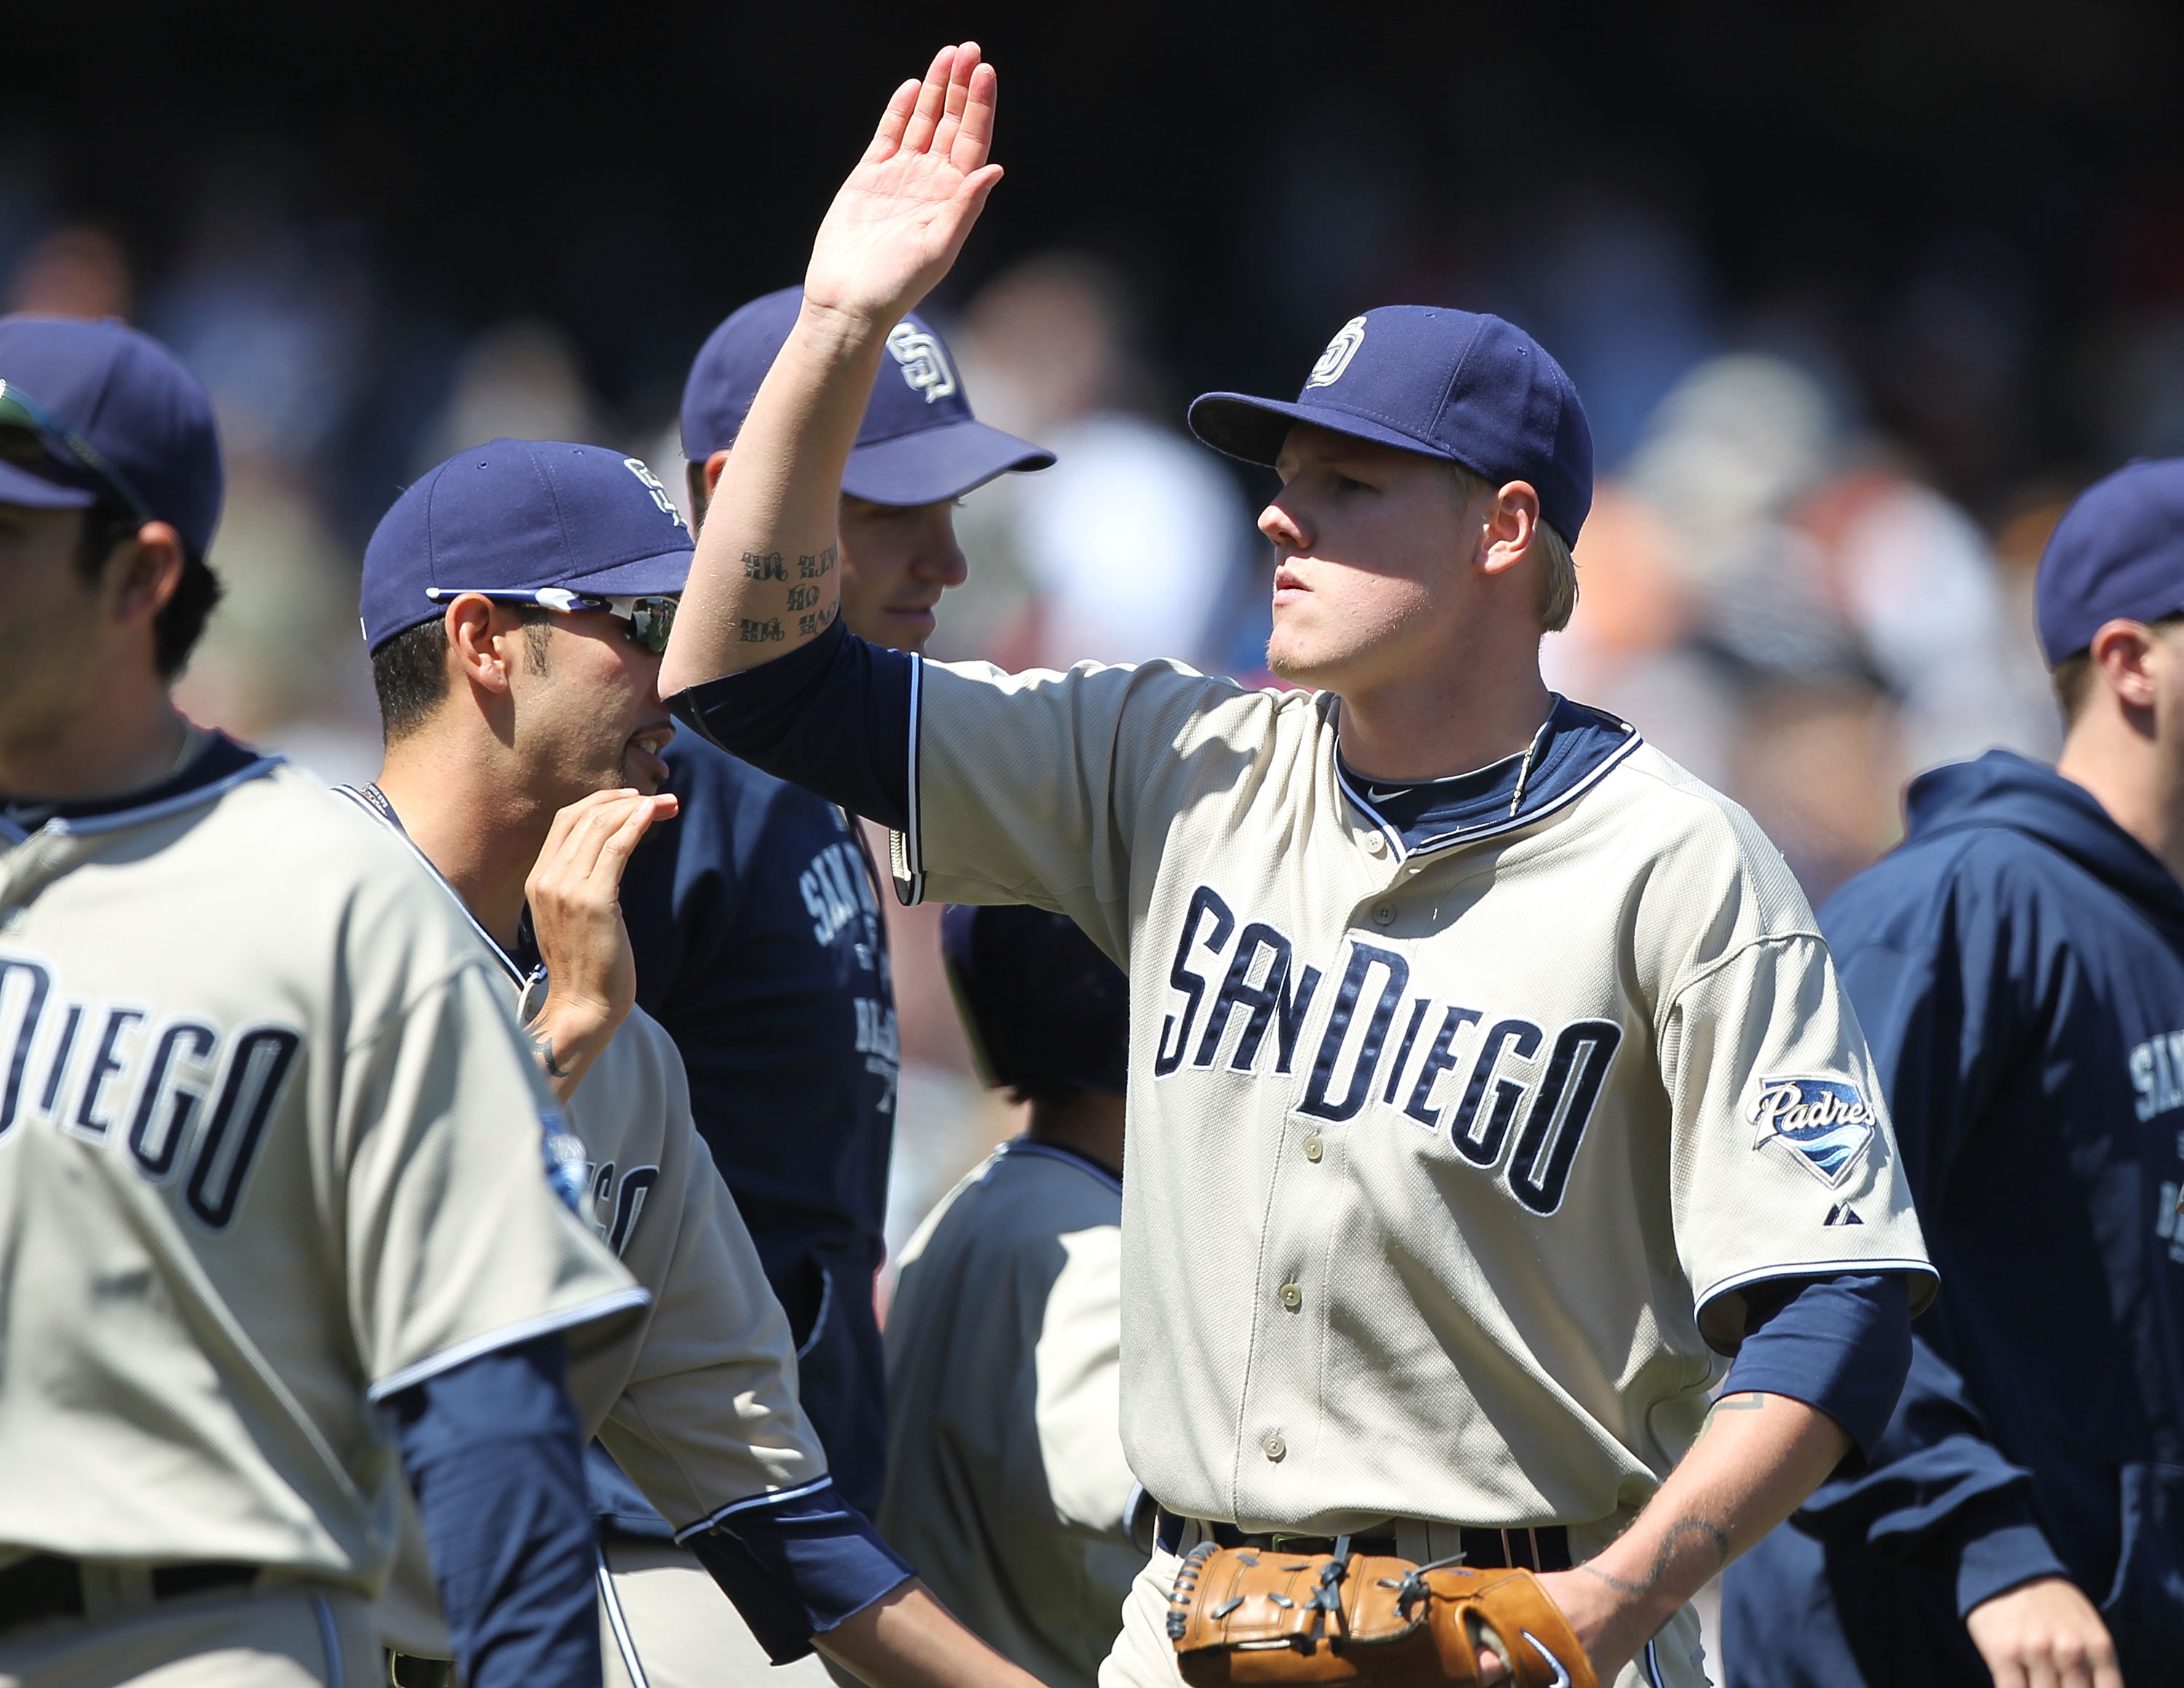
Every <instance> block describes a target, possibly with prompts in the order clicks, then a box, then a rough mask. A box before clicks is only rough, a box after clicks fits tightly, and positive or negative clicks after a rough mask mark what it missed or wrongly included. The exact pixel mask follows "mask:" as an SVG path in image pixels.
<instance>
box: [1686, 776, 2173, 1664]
mask: <svg viewBox="0 0 2184 1688" xmlns="http://www.w3.org/2000/svg"><path fill="white" fill-rule="evenodd" d="M1907 807H1908V837H1907V838H1906V840H1905V841H1904V843H1903V847H1901V848H1900V849H1898V850H1897V851H1896V852H1894V853H1893V854H1892V855H1890V856H1889V857H1888V858H1886V859H1885V860H1883V861H1882V862H1880V864H1877V865H1876V866H1875V867H1873V868H1872V869H1869V870H1868V871H1867V872H1865V873H1864V874H1862V875H1859V876H1858V878H1857V879H1855V880H1852V881H1851V882H1850V883H1849V884H1848V885H1847V886H1844V887H1843V889H1842V890H1841V892H1838V893H1837V894H1836V897H1834V899H1833V900H1832V901H1830V903H1828V905H1827V907H1826V908H1824V909H1823V910H1822V911H1821V914H1820V923H1821V925H1822V927H1823V928H1824V929H1825V932H1826V934H1827V937H1828V942H1829V944H1830V947H1831V948H1832V949H1833V950H1834V952H1835V956H1836V965H1837V966H1838V967H1839V968H1840V969H1841V973H1842V977H1843V981H1844V983H1845V985H1846V986H1847V987H1848V989H1849V992H1850V995H1851V998H1852V1000H1853V1002H1854V1003H1855V1004H1856V1005H1857V1009H1858V1018H1859V1020H1860V1022H1861V1024H1862V1025H1863V1026H1864V1031H1865V1034H1866V1037H1867V1039H1868V1041H1869V1042H1870V1043H1871V1045H1872V1048H1873V1054H1874V1058H1875V1061H1876V1063H1877V1064H1878V1065H1879V1068H1880V1076H1881V1082H1882V1086H1883V1087H1884V1089H1885V1090H1886V1093H1887V1097H1888V1101H1889V1104H1890V1109H1891V1111H1892V1115H1893V1116H1894V1121H1895V1126H1896V1137H1897V1145H1898V1147H1899V1149H1900V1151H1901V1153H1902V1155H1903V1169H1904V1171H1905V1173H1906V1175H1907V1176H1908V1177H1909V1179H1910V1181H1911V1187H1912V1192H1913V1194H1914V1196H1915V1198H1916V1199H1917V1201H1918V1204H1919V1220H1920V1222H1921V1224H1922V1226H1923V1227H1924V1228H1925V1237H1926V1245H1927V1247H1928V1249H1930V1250H1931V1253H1932V1255H1933V1260H1934V1265H1935V1266H1936V1269H1937V1270H1938V1272H1940V1274H1941V1280H1942V1293H1941V1295H1940V1298H1939V1300H1936V1303H1935V1304H1934V1305H1933V1307H1932V1308H1931V1310H1930V1311H1928V1312H1927V1313H1926V1314H1925V1316H1922V1317H1921V1318H1920V1319H1919V1320H1918V1321H1917V1322H1916V1325H1915V1327H1914V1332H1915V1335H1916V1338H1917V1342H1916V1344H1915V1346H1914V1356H1913V1362H1912V1371H1911V1378H1910V1381H1909V1383H1908V1385H1907V1386H1906V1387H1905V1389H1904V1391H1903V1396H1902V1399H1901V1400H1900V1401H1899V1403H1898V1405H1897V1410H1896V1413H1895V1416H1894V1417H1893V1418H1892V1420H1891V1421H1890V1423H1889V1426H1888V1428H1887V1431H1886V1434H1884V1435H1883V1437H1882V1439H1881V1441H1880V1445H1879V1446H1878V1447H1877V1448H1876V1449H1875V1450H1874V1452H1873V1455H1872V1458H1871V1462H1870V1464H1869V1466H1868V1467H1867V1468H1866V1469H1865V1470H1864V1472H1862V1473H1858V1474H1857V1475H1855V1476H1852V1477H1846V1478H1842V1479H1841V1480H1838V1481H1836V1482H1833V1483H1830V1484H1826V1485H1825V1486H1824V1487H1823V1488H1822V1489H1821V1490H1819V1492H1818V1493H1817V1494H1816V1495H1814V1497H1813V1499H1812V1500H1811V1501H1810V1502H1808V1505H1807V1506H1806V1507H1805V1508H1804V1510H1803V1511H1802V1512H1800V1513H1798V1514H1797V1517H1796V1518H1794V1519H1793V1520H1792V1523H1793V1524H1794V1525H1795V1528H1794V1529H1780V1530H1777V1531H1775V1533H1774V1534H1773V1535H1772V1536H1770V1537H1769V1538H1768V1539H1767V1540H1765V1541H1763V1542H1762V1543H1761V1544H1760V1545H1759V1546H1758V1548H1756V1549H1755V1550H1754V1551H1752V1554H1750V1555H1749V1556H1748V1557H1747V1558H1745V1559H1744V1560H1742V1561H1741V1562H1739V1563H1738V1564H1736V1566H1734V1567H1732V1568H1731V1569H1730V1573H1729V1576H1728V1579H1727V1585H1726V1590H1725V1593H1724V1612H1723V1621H1724V1635H1723V1651H1724V1653H1725V1655H1726V1656H1727V1663H1728V1666H1729V1670H1730V1681H1731V1682H1732V1683H1733V1684H1736V1685H1740V1688H1741V1685H1755V1688H1756V1685H1767V1688H1777V1685H1780V1688H1789V1685H1793V1684H1794V1685H1812V1688H1819V1685H1827V1688H1841V1685H1850V1684H1856V1683H1858V1682H1860V1681H1863V1682H1864V1683H1866V1684H1868V1685H1870V1688H1882V1685H1888V1684H1897V1683H1902V1684H1905V1685H1909V1684H1913V1683H1916V1684H1919V1685H1920V1688H1925V1685H1929V1684H1931V1685H1943V1688H1946V1685H1954V1684H1958V1683H1961V1684H1964V1685H1966V1688H1986V1685H1987V1683H1988V1681H1989V1677H1988V1675H1987V1673H1986V1668H1985V1667H1984V1666H1983V1665H1982V1664H1981V1662H1980V1658H1979V1656H1978V1654H1977V1652H1976V1651H1975V1649H1974V1648H1973V1647H1972V1646H1971V1643H1970V1638H1969V1637H1968V1636H1967V1635H1966V1634H1965V1632H1964V1624H1963V1614H1964V1613H1967V1612H1969V1611H1970V1609H1971V1608H1972V1607H1974V1606H1976V1605H1977V1604H1979V1603H1980V1601H1983V1600H1985V1599H1986V1598H1988V1597H1989V1596H1992V1595H1996V1594H1999V1593H2001V1592H2003V1591H2004V1590H2007V1589H2009V1588H2011V1587H2014V1586H2015V1585H2018V1584H2020V1583H2023V1582H2025V1581H2028V1580H2030V1579H2032V1578H2035V1577H2040V1576H2051V1575H2064V1576H2068V1577H2069V1578H2070V1579H2071V1580H2072V1581H2074V1582H2075V1583H2076V1584H2077V1585H2078V1586H2079V1587H2080V1588H2081V1589H2083V1590H2085V1592H2086V1593H2087V1595H2088V1596H2090V1597H2091V1598H2092V1600H2093V1601H2094V1602H2095V1603H2096V1604H2097V1605H2098V1606H2099V1607H2100V1608H2101V1613H2102V1616H2103V1619H2104V1621H2105V1622H2106V1623H2107V1624H2108V1625H2109V1631H2110V1633H2111V1634H2112V1635H2114V1638H2115V1640H2116V1643H2117V1646H2118V1648H2119V1650H2120V1655H2121V1659H2120V1663H2121V1664H2122V1668H2123V1675H2124V1680H2126V1682H2128V1683H2131V1684H2133V1685H2137V1684H2142V1683H2147V1684H2150V1683H2156V1682H2171V1681H2178V1680H2184V1424H2180V1422H2179V1409H2180V1405H2184V1316H2181V1315H2184V1234H2180V1228H2179V1226H2178V1221H2177V1218H2176V1202H2177V1191H2178V1185H2179V1184H2180V1182H2184V887H2180V886H2179V885H2178V883H2177V881H2176V879H2175V877H2174V876H2173V875H2170V872H2169V870H2168V869H2166V868H2165V867H2164V866H2163V865H2162V864H2161V863H2160V862H2159V860H2157V859H2156V858H2154V856H2153V854H2152V853H2151V852H2149V851H2148V850H2147V849H2146V848H2145V847H2143V846H2142V845H2141V844H2140V843H2138V842H2137V840H2135V839H2133V838H2132V837H2131V836H2129V835H2128V834H2127V833H2126V832H2125V831H2124V830H2122V829H2121V828H2120V827H2119V826H2118V825H2116V824H2115V823H2114V821H2113V820H2111V819H2109V816H2108V814H2107V813H2106V811H2104V810H2103V808H2101V806H2100V805H2099V803H2098V802H2096V801H2094V799H2093V797H2092V796H2091V794H2089V793H2088V792H2087V791H2085V790H2083V789H2082V788H2081V787H2080V786H2078V785H2074V784H2072V783H2071V782H2070V781H2069V780H2065V779H2064V778H2062V777H2061V776H2060V775H2059V774H2056V773H2054V772H2053V770H2052V769H2048V768H2044V767H2042V766H2041V765H2039V764H2038V763H2031V762H2028V761H2025V759H2024V758H2022V757H2016V756H2013V755H2010V754H2009V753H2008V752H2001V751H1997V752H1990V753H1989V754H1988V755H1986V756H1984V757H1981V758H1980V759H1979V760H1978V761H1976V762H1970V763H1956V764H1953V765H1951V766H1949V767H1946V768H1941V769H1936V770H1935V771H1934V772H1932V773H1931V774H1925V776H1923V777H1922V778H1920V779H1919V780H1917V781H1916V782H1914V784H1913V785H1912V787H1911V790H1910V793H1909V796H1908V804H1907Z"/></svg>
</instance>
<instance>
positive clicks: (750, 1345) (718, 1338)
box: [345, 792, 827, 1657]
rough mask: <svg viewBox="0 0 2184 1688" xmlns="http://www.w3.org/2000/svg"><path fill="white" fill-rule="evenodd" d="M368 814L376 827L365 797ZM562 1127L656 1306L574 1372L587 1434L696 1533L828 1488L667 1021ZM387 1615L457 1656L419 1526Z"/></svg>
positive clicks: (594, 1198)
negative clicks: (758, 1507)
mask: <svg viewBox="0 0 2184 1688" xmlns="http://www.w3.org/2000/svg"><path fill="white" fill-rule="evenodd" d="M345 795H348V793H346V792H345ZM354 801H356V802H359V804H362V805H364V806H365V808H366V809H367V812H370V813H374V814H375V816H376V811H374V810H371V809H370V804H369V802H368V800H367V799H365V797H364V796H361V795H360V794H358V795H355V796H354ZM389 830H390V834H391V835H392V836H397V837H398V836H399V834H398V832H394V831H393V829H392V828H391V827H390V829H389ZM404 847H405V848H406V847H407V845H406V841H405V843H404ZM416 860H417V862H418V864H419V865H420V868H421V870H422V871H423V872H424V873H425V874H426V875H429V876H430V877H431V879H432V880H433V881H435V882H436V883H437V885H438V886H439V887H440V895H441V896H442V897H443V898H444V899H445V900H446V902H447V903H448V905H449V906H450V907H451V908H453V909H454V912H455V913H456V916H457V918H458V919H461V920H462V921H463V922H464V923H465V925H466V926H467V928H468V930H469V932H470V936H471V939H472V941H473V943H474V945H475V947H476V951H477V953H479V954H480V955H481V956H482V958H484V959H486V960H487V962H488V964H490V966H491V967H492V968H493V970H494V971H495V973H497V974H498V975H499V984H500V986H501V989H502V992H503V996H504V1000H505V1001H506V1002H507V1003H510V1004H511V1005H513V1004H515V1003H517V1002H518V1001H519V999H520V998H521V994H522V993H523V992H524V991H525V988H526V985H527V986H529V987H530V988H531V989H532V991H534V992H537V991H539V990H542V989H543V975H540V977H539V978H538V979H537V980H536V981H527V980H526V978H525V976H524V974H523V971H522V970H521V968H519V967H517V966H516V964H515V963H514V962H513V961H511V960H510V959H509V958H508V956H507V955H506V954H505V953H504V952H503V951H502V950H501V949H500V947H499V945H498V944H496V943H495V942H493V938H492V937H491V936H490V935H488V934H487V932H486V931H485V930H484V929H483V928H482V927H481V926H479V925H477V924H476V921H475V920H473V919H471V918H470V916H469V914H468V913H467V912H466V911H465V910H464V909H463V908H462V905H461V903H460V900H459V899H458V898H457V896H456V893H455V892H454V890H453V888H452V887H449V886H448V885H447V882H446V881H445V880H442V879H441V878H440V876H439V875H438V874H437V873H436V872H434V871H433V870H432V867H431V864H429V863H427V862H426V861H425V859H424V858H423V857H422V856H421V855H419V856H418V857H417V858H416ZM565 1120H566V1123H567V1127H568V1130H569V1132H571V1135H573V1136H574V1137H576V1138H577V1141H578V1142H580V1143H582V1145H583V1149H584V1154H585V1155H586V1157H587V1160H586V1163H585V1173H586V1177H585V1189H586V1193H585V1195H584V1198H583V1199H582V1204H581V1205H582V1211H583V1216H584V1217H585V1218H586V1219H587V1220H588V1222H589V1223H590V1225H591V1226H592V1227H593V1230H594V1231H595V1232H597V1233H598V1235H599V1238H600V1240H601V1241H602V1242H603V1243H604V1244H605V1245H606V1246H607V1247H608V1248H610V1249H612V1250H613V1251H614V1253H615V1254H616V1255H618V1256H620V1258H621V1263H622V1265H623V1266H626V1267H627V1269H628V1270H629V1271H630V1272H632V1274H634V1276H635V1277H636V1278H637V1281H638V1283H640V1284H642V1285H643V1287H644V1288H645V1289H647V1290H648V1291H649V1292H650V1296H651V1300H650V1303H649V1305H648V1306H647V1307H646V1309H645V1311H644V1312H643V1316H642V1317H641V1318H640V1319H639V1320H638V1321H637V1322H633V1323H632V1324H630V1325H627V1326H625V1327H620V1328H618V1329H617V1330H616V1332H615V1333H612V1336H611V1339H607V1340H603V1341H601V1342H599V1343H596V1344H586V1345H584V1346H583V1347H582V1348H581V1349H579V1350H577V1352H576V1353H575V1354H573V1355H572V1356H571V1365H570V1368H569V1395H570V1398H571V1400H573V1401H574V1402H575V1403H576V1407H577V1417H578V1419H579V1420H580V1421H581V1422H582V1425H583V1427H584V1430H585V1434H588V1435H595V1436H597V1437H598V1438H599V1440H600V1442H601V1443H602V1444H603V1445H604V1446H605V1448H606V1450H607V1451H608V1452H609V1453H610V1454H612V1455H613V1456H614V1457H615V1460H616V1463H618V1464H619V1465H620V1466H621V1468H622V1469H623V1470H624V1471H626V1472H627V1473H629V1475H630V1478H631V1479H632V1481H634V1482H635V1483H636V1484H637V1486H638V1488H639V1489H640V1490H643V1492H644V1496H645V1498H646V1499H647V1500H649V1501H651V1502H652V1504H653V1505H654V1506H655V1507H657V1508H658V1509H659V1510H660V1514H661V1516H663V1517H664V1518H666V1519H667V1520H668V1522H669V1523H672V1524H673V1525H675V1526H676V1527H677V1530H678V1531H679V1532H680V1533H682V1534H689V1533H691V1532H694V1531H695V1530H698V1529H702V1528H704V1527H705V1525H706V1524H707V1523H710V1522H711V1521H712V1520H714V1519H715V1518H719V1517H721V1516H722V1515H724V1514H726V1513H728V1512H732V1511H733V1508H734V1506H736V1505H737V1504H738V1503H739V1502H742V1501H750V1500H753V1499H756V1498H760V1497H766V1498H776V1499H777V1498H780V1497H782V1496H784V1495H789V1494H792V1493H794V1492H795V1491H797V1490H802V1489H805V1488H809V1487H813V1486H816V1484H820V1483H822V1482H824V1481H825V1480H826V1475H827V1462H826V1456H825V1454H824V1452H823V1451H822V1449H821V1447H820V1445H819V1439H818V1437H817V1436H816V1434H814V1433H813V1431H812V1428H811V1423H810V1421H809V1420H808V1419H807V1418H806V1417H805V1414H804V1409H803V1407H802V1406H800V1405H799V1403H798V1400H797V1398H796V1353H795V1346H794V1343H793V1342H792V1341H791V1340H790V1338H789V1332H788V1317H787V1316H786V1315H785V1314H783V1311H781V1305H780V1303H779V1302H778V1301H777V1300H775V1299H774V1294H773V1290H772V1286H771V1285H769V1284H768V1283H767V1282H766V1273H765V1272H764V1270H763V1269H762V1268H761V1267H760V1264H759V1259H758V1251H757V1249H755V1248H754V1247H753V1246H752V1244H751V1240H750V1233H749V1232H748V1231H747V1230H745V1229H744V1222H743V1219H742V1216H740V1215H739V1214H738V1212H737V1210H736V1205H735V1202H734V1200H733V1199H732V1198H731V1197H730V1196H729V1194H728V1190H727V1185H726V1184H724V1183H722V1182H721V1175H720V1172H719V1171H717V1170H716V1168H715V1166H714V1165H713V1159H712V1156H711V1154H710V1153H709V1152H708V1151H707V1149H706V1148H705V1140H704V1139H703V1138H701V1137H699V1135H698V1131H697V1126H695V1125H694V1123H693V1121H692V1120H691V1117H690V1094H689V1088H688V1083H687V1082H686V1081H685V1079H684V1076H683V1071H682V1056H681V1055H680V1054H678V1053H677V1050H676V1048H675V1043H674V1040H673V1039H672V1038H671V1037H669V1036H668V1035H667V1032H666V1031H665V1030H664V1029H663V1028H662V1027H661V1026H660V1023H659V1022H658V1021H657V1020H654V1019H653V1018H652V1016H651V1015H649V1014H646V1013H645V1012H644V1010H643V1009H632V1010H631V1012H630V1015H629V1018H628V1019H627V1020H624V1021H623V1022H622V1025H621V1029H620V1030H619V1031H616V1033H615V1035H614V1037H613V1039H612V1041H611V1042H609V1043H608V1045H607V1047H606V1048H605V1049H604V1051H603V1052H602V1053H601V1054H600V1055H599V1059H598V1060H597V1061H595V1062H594V1063H593V1065H592V1069H591V1070H590V1071H589V1072H588V1073H587V1074H586V1075H585V1076H584V1082H583V1084H582V1087H579V1088H578V1090H577V1093H576V1094H575V1095H574V1096H572V1097H571V1098H570V1099H569V1101H568V1102H567V1104H565ZM382 1624H383V1628H384V1629H385V1632H386V1634H387V1635H388V1637H389V1638H390V1639H391V1640H393V1641H394V1642H395V1644H396V1645H398V1646H400V1647H401V1649H402V1650H403V1651H404V1652H416V1653H422V1654H428V1655H432V1656H434V1657H447V1656H448V1646H447V1641H446V1632H445V1626H444V1624H443V1620H442V1618H441V1617H440V1614H439V1610H438V1600H437V1592H436V1590H435V1589H434V1586H433V1583H432V1574H431V1569H430V1565H429V1562H428V1561H427V1559H426V1554H425V1543H424V1538H423V1533H422V1531H421V1529H419V1528H418V1527H417V1526H416V1524H415V1520H414V1512H412V1513H411V1515H410V1521H409V1523H408V1524H407V1526H406V1527H405V1529H404V1551H403V1555H402V1562H401V1565H400V1567H399V1568H398V1571H397V1573H396V1576H395V1579H394V1584H393V1587H392V1588H391V1589H390V1590H389V1591H388V1594H387V1599H386V1600H385V1601H383V1602H382Z"/></svg>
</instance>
